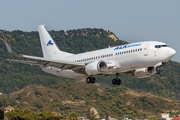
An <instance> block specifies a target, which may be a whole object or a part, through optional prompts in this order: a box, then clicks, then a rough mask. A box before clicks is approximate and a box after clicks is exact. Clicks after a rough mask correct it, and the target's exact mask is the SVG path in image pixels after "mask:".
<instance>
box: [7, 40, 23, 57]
mask: <svg viewBox="0 0 180 120" xmlns="http://www.w3.org/2000/svg"><path fill="white" fill-rule="evenodd" d="M4 43H5V45H6V48H7V50H8V52H9V53H10V54H11V55H14V56H18V57H23V56H22V55H19V54H17V53H15V52H14V51H12V49H11V47H10V46H9V44H8V43H7V42H6V41H4Z"/></svg>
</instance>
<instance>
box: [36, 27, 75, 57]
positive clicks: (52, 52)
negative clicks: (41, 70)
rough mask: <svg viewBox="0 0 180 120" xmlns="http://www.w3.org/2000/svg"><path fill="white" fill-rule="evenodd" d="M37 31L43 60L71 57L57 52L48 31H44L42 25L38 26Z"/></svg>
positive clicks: (65, 53)
mask: <svg viewBox="0 0 180 120" xmlns="http://www.w3.org/2000/svg"><path fill="white" fill-rule="evenodd" d="M38 30H39V36H40V41H41V47H42V52H43V56H44V58H63V57H66V56H70V55H73V54H71V53H67V52H63V51H61V50H59V48H58V47H57V45H56V43H55V42H54V40H53V39H52V37H51V36H50V34H49V33H48V31H47V30H46V29H45V27H44V25H39V26H38Z"/></svg>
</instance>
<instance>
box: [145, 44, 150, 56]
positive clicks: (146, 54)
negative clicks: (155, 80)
mask: <svg viewBox="0 0 180 120" xmlns="http://www.w3.org/2000/svg"><path fill="white" fill-rule="evenodd" d="M148 48H149V44H145V46H144V56H148Z"/></svg>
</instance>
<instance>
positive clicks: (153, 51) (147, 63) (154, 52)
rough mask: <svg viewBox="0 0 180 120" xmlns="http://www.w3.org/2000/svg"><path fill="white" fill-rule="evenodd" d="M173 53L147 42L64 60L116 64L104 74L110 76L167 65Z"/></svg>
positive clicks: (71, 75)
mask: <svg viewBox="0 0 180 120" xmlns="http://www.w3.org/2000/svg"><path fill="white" fill-rule="evenodd" d="M157 46H158V48H157ZM173 53H175V51H174V50H173V49H172V48H170V47H168V46H167V45H166V44H165V43H163V42H157V41H147V42H138V43H132V44H126V45H121V46H116V47H110V48H106V49H101V50H96V51H91V52H85V53H80V54H76V55H71V56H68V57H65V58H63V59H62V60H64V61H71V62H77V63H84V64H88V63H91V62H94V61H100V60H103V61H106V62H111V63H116V66H115V67H113V68H112V69H108V70H107V71H106V72H103V73H102V75H106V74H108V75H109V74H115V73H121V72H126V71H130V70H135V69H139V68H145V67H151V66H154V65H156V64H157V63H159V62H164V63H166V62H167V61H169V60H170V59H171V58H172V57H173V55H174V54H173ZM92 67H93V66H92ZM42 70H43V71H45V72H48V73H51V74H55V75H58V76H63V77H69V78H77V77H78V78H79V77H87V76H89V75H87V74H81V73H76V72H74V71H72V70H61V69H59V68H55V67H46V68H45V67H42ZM97 75H98V74H97ZM94 76H96V75H94Z"/></svg>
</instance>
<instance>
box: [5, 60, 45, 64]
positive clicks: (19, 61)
mask: <svg viewBox="0 0 180 120" xmlns="http://www.w3.org/2000/svg"><path fill="white" fill-rule="evenodd" d="M7 61H9V62H11V61H12V62H18V63H25V64H30V65H40V66H41V65H42V64H38V62H36V61H24V60H14V59H7Z"/></svg>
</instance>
